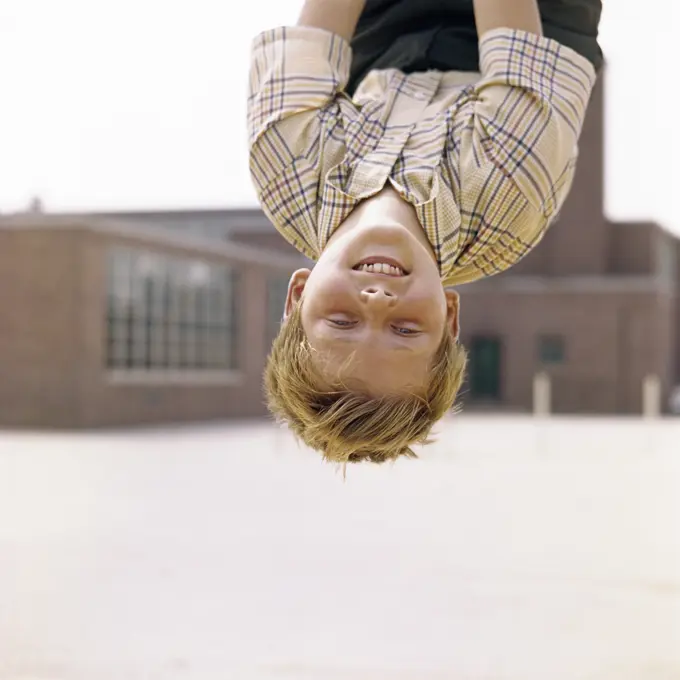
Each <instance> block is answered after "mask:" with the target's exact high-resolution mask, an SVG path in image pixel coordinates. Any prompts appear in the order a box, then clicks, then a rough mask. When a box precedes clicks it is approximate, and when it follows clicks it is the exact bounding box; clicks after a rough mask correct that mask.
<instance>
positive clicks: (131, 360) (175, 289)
mask: <svg viewBox="0 0 680 680" xmlns="http://www.w3.org/2000/svg"><path fill="white" fill-rule="evenodd" d="M236 284H237V282H236V275H235V272H234V271H233V270H232V269H230V268H228V267H224V266H219V265H213V264H210V263H206V262H203V261H200V260H188V259H186V260H185V259H180V258H173V257H169V256H165V255H160V254H157V253H148V252H143V251H135V250H128V249H123V248H116V249H113V250H112V251H111V252H110V254H109V262H108V305H107V331H106V336H107V351H106V363H107V366H108V367H109V368H112V369H131V370H140V369H141V370H152V369H153V370H163V369H172V370H179V369H182V370H191V371H195V370H218V371H223V370H231V369H234V368H235V367H236V335H237V330H236V309H235V301H236V287H237V285H236Z"/></svg>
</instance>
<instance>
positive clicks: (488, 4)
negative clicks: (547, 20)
mask: <svg viewBox="0 0 680 680" xmlns="http://www.w3.org/2000/svg"><path fill="white" fill-rule="evenodd" d="M473 4H474V8H475V23H476V24H477V35H478V36H479V38H480V39H481V38H482V37H483V36H484V34H485V33H487V32H488V31H493V30H494V29H496V28H510V29H514V30H518V31H526V32H527V33H534V34H536V35H543V26H542V24H541V14H540V12H539V11H538V3H537V1H536V0H511V1H509V0H473Z"/></svg>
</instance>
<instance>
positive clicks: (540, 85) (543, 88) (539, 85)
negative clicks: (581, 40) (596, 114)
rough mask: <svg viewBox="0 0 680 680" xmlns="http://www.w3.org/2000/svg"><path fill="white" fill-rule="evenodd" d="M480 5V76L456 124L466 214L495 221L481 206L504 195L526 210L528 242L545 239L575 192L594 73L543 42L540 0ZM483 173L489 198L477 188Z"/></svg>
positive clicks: (481, 1) (492, 0)
mask: <svg viewBox="0 0 680 680" xmlns="http://www.w3.org/2000/svg"><path fill="white" fill-rule="evenodd" d="M474 7H475V18H476V22H477V30H478V34H479V57H480V70H481V79H480V81H479V82H478V83H477V84H476V85H475V86H474V88H473V89H472V90H471V93H470V95H471V96H470V104H471V105H470V106H469V107H465V113H464V114H463V112H462V111H461V112H460V113H459V114H458V119H459V125H456V126H454V130H457V133H456V132H454V134H458V135H460V140H458V143H457V144H456V145H455V146H456V148H457V149H458V150H459V158H458V165H459V171H460V174H461V178H462V179H461V196H460V202H461V208H462V211H461V212H462V213H463V214H464V215H465V214H468V215H469V219H471V220H473V221H475V220H477V219H478V218H479V215H480V211H481V213H482V214H483V215H484V216H485V218H486V219H488V218H489V215H490V213H492V212H493V209H492V207H490V206H488V207H487V209H483V208H482V206H483V205H484V204H485V200H487V199H488V202H491V198H490V197H491V195H492V194H493V195H494V196H499V195H503V196H505V199H504V202H505V203H506V204H507V205H508V206H512V209H513V211H518V210H519V207H520V206H521V205H525V206H526V209H521V210H519V212H521V213H522V214H523V218H522V220H520V221H523V222H525V223H524V224H523V225H522V226H521V227H520V228H519V230H520V231H521V232H522V234H523V238H525V239H529V238H530V237H532V236H533V237H535V238H538V236H539V235H538V233H537V231H538V230H539V229H545V227H546V226H547V224H548V223H549V221H550V220H551V219H552V218H554V217H555V216H556V214H557V213H558V211H559V209H560V208H561V206H562V204H563V203H564V200H565V199H566V197H567V195H568V192H569V189H570V187H571V181H572V179H573V171H574V166H575V161H576V156H577V147H578V139H579V136H580V133H581V128H582V126H583V121H584V118H585V114H586V109H587V105H588V101H589V98H590V93H591V91H592V87H593V85H594V83H595V71H594V69H593V67H592V65H591V64H590V62H589V61H587V60H586V59H585V58H583V57H582V56H580V55H579V54H577V53H576V52H574V51H573V50H571V49H569V48H567V47H564V46H562V45H560V44H559V43H557V42H555V41H554V40H550V39H548V38H544V37H542V30H541V26H540V17H539V15H538V8H537V2H536V0H513V1H512V2H509V1H508V0H474ZM482 176H484V177H485V178H486V179H485V180H483V186H484V187H485V191H488V192H489V196H486V195H482V196H480V194H479V189H478V188H476V187H478V186H479V185H478V182H479V181H482V180H481V177H482ZM465 184H467V189H465V186H464V185H465ZM498 214H499V215H500V214H501V209H500V208H499V211H498ZM498 219H499V218H498V217H496V220H498ZM503 221H507V220H503ZM496 226H498V225H496ZM478 231H479V229H478V228H476V229H475V230H474V233H478Z"/></svg>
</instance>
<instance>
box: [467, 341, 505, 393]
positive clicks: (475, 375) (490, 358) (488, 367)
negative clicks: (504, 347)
mask: <svg viewBox="0 0 680 680" xmlns="http://www.w3.org/2000/svg"><path fill="white" fill-rule="evenodd" d="M501 354H502V353H501V341H500V338H497V337H492V336H478V337H474V338H472V342H471V343H470V368H469V385H470V396H471V397H472V399H477V400H500V398H501V361H502V357H501Z"/></svg>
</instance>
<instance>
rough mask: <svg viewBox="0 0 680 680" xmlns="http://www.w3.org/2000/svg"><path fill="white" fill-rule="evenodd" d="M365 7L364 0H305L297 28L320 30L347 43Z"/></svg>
mask: <svg viewBox="0 0 680 680" xmlns="http://www.w3.org/2000/svg"><path fill="white" fill-rule="evenodd" d="M365 5H366V0H306V1H305V4H304V6H303V7H302V12H300V18H299V19H298V26H309V27H311V28H321V29H323V30H324V31H329V32H330V33H335V34H336V35H339V36H340V37H341V38H344V39H345V40H346V41H347V42H349V41H350V40H352V38H353V37H354V31H355V30H356V27H357V23H358V21H359V17H360V16H361V13H362V12H363V10H364V6H365Z"/></svg>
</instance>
